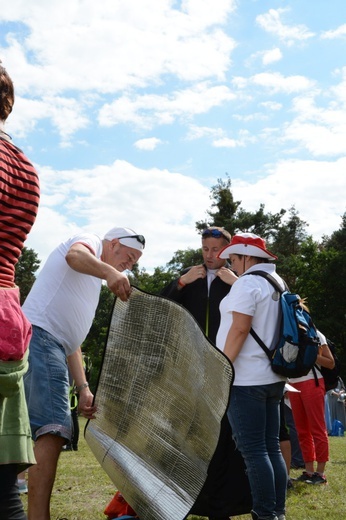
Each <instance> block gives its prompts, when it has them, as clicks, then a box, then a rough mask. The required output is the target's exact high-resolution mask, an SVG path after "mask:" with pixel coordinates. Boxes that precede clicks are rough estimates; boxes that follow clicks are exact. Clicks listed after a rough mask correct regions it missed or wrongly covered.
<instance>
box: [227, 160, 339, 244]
mask: <svg viewBox="0 0 346 520" xmlns="http://www.w3.org/2000/svg"><path fill="white" fill-rule="evenodd" d="M345 171H346V158H345V157H343V158H342V159H339V160H337V161H335V162H333V161H313V160H309V161H304V160H287V161H280V162H278V163H277V164H274V165H271V166H270V167H269V166H268V167H267V168H266V170H265V171H263V172H261V173H262V174H263V178H261V179H260V180H258V181H257V182H245V181H243V180H241V179H232V193H233V196H234V199H235V200H241V201H242V204H241V205H242V207H243V208H245V209H246V210H248V211H255V210H256V209H258V208H259V205H260V203H264V204H265V211H267V212H269V211H270V212H272V213H275V212H278V211H279V210H280V209H281V208H283V209H286V210H288V209H289V208H290V207H291V206H295V208H296V210H298V211H299V216H300V218H301V219H302V220H304V221H307V223H308V224H309V227H308V228H307V232H308V233H309V234H312V235H313V237H314V238H315V239H316V240H318V239H320V238H321V237H322V235H325V234H326V235H330V234H331V233H332V232H333V231H336V230H337V229H339V228H340V226H341V217H342V215H343V214H344V212H345V211H346V203H345V198H344V197H341V196H340V194H341V193H346V175H345Z"/></svg>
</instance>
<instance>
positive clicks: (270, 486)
mask: <svg viewBox="0 0 346 520" xmlns="http://www.w3.org/2000/svg"><path fill="white" fill-rule="evenodd" d="M283 386H284V384H283V383H282V384H281V383H277V384H274V385H263V386H257V387H255V386H248V387H241V386H233V388H232V391H231V400H230V406H229V409H228V418H229V421H230V423H231V426H232V430H233V436H234V439H235V442H236V444H237V447H238V449H239V450H240V452H241V453H242V455H243V458H244V461H245V464H246V467H247V471H248V478H249V482H250V487H251V494H252V499H253V510H254V514H255V515H257V516H258V518H259V519H275V518H276V500H277V497H276V486H280V491H279V494H280V498H279V499H280V502H281V501H282V499H281V495H282V494H285V493H286V479H287V476H286V468H285V463H284V461H283V458H282V455H281V451H280V446H279V402H280V399H281V397H282V393H283ZM268 398H269V400H270V401H271V402H270V405H269V409H268V408H267V406H268V402H267V401H268ZM274 403H275V404H274ZM274 410H276V412H275V413H274ZM267 413H269V423H268V417H267ZM268 424H269V426H268ZM268 446H269V451H270V454H269V452H268ZM281 487H283V488H284V491H283V492H282V491H281ZM280 507H282V505H281V504H280Z"/></svg>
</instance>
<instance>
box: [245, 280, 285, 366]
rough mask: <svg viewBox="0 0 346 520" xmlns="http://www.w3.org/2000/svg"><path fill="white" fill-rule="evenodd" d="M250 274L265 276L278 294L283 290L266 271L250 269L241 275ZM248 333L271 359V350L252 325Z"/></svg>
mask: <svg viewBox="0 0 346 520" xmlns="http://www.w3.org/2000/svg"><path fill="white" fill-rule="evenodd" d="M250 274H254V275H257V276H262V278H265V279H266V280H267V281H268V282H269V283H270V284H271V285H272V286H273V287H274V289H276V290H277V291H278V292H279V293H280V295H281V294H282V293H283V292H284V291H283V289H282V288H281V286H280V285H279V282H278V281H277V280H275V278H274V276H272V275H271V274H269V273H266V272H265V271H251V272H250V273H244V274H243V275H242V276H244V275H250ZM284 283H285V289H286V290H288V287H287V284H286V282H284ZM250 334H251V336H252V337H253V339H254V340H255V341H257V343H258V344H259V346H260V347H261V348H262V350H264V352H265V353H266V354H267V356H268V359H269V361H271V360H272V357H273V351H272V350H270V349H269V348H268V347H267V345H266V344H265V343H264V342H263V341H262V340H261V338H260V337H259V336H258V334H257V333H256V332H255V331H254V329H253V328H252V327H251V329H250Z"/></svg>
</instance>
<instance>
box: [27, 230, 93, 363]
mask: <svg viewBox="0 0 346 520" xmlns="http://www.w3.org/2000/svg"><path fill="white" fill-rule="evenodd" d="M76 243H82V244H84V245H86V246H87V247H88V248H89V249H90V251H91V252H92V253H93V254H94V255H95V257H96V258H100V256H101V254H102V240H101V238H99V237H98V236H97V235H92V234H89V233H81V234H79V235H76V236H74V237H72V238H70V239H68V240H67V241H66V242H63V243H61V244H60V245H59V246H58V247H57V248H56V249H54V250H53V251H52V253H51V254H50V255H49V257H48V259H47V261H46V263H45V265H44V266H43V268H42V271H41V272H40V273H39V275H38V277H37V279H36V281H35V283H34V285H33V286H32V289H31V291H30V293H29V295H28V297H27V298H26V300H25V302H24V305H23V311H24V313H25V315H26V316H27V318H28V320H29V321H30V322H31V323H32V324H33V325H37V326H38V327H41V328H42V329H44V330H46V331H47V332H49V333H50V334H52V335H53V336H54V337H55V338H57V340H58V341H59V343H61V345H62V346H63V347H64V349H65V352H66V355H67V356H68V355H70V354H73V352H75V351H76V350H77V348H78V347H79V346H80V345H81V344H82V343H83V341H84V339H85V338H86V335H87V334H88V332H89V329H90V327H91V324H92V321H93V319H94V316H95V311H96V307H97V304H98V301H99V297H100V290H101V284H102V280H101V279H99V278H96V277H94V276H90V275H86V274H82V273H78V272H77V271H74V270H73V269H71V267H69V265H68V263H67V262H66V258H65V257H66V254H67V252H68V250H69V249H70V247H71V246H72V245H73V244H76Z"/></svg>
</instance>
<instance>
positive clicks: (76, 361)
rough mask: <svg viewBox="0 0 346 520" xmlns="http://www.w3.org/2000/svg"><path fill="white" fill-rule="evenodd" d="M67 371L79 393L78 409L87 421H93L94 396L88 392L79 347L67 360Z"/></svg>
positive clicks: (94, 410)
mask: <svg viewBox="0 0 346 520" xmlns="http://www.w3.org/2000/svg"><path fill="white" fill-rule="evenodd" d="M67 360H68V366H69V370H70V372H71V374H72V377H73V379H74V382H75V385H76V389H77V391H78V393H79V400H78V408H79V411H80V412H81V414H82V415H84V417H86V418H87V419H95V412H96V406H94V405H93V399H94V396H93V394H92V393H91V392H90V388H89V385H88V383H87V381H86V377H85V371H84V368H83V358H82V351H81V349H80V347H79V348H78V349H77V350H76V351H75V352H74V353H73V354H71V355H70V356H68V358H67Z"/></svg>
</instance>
